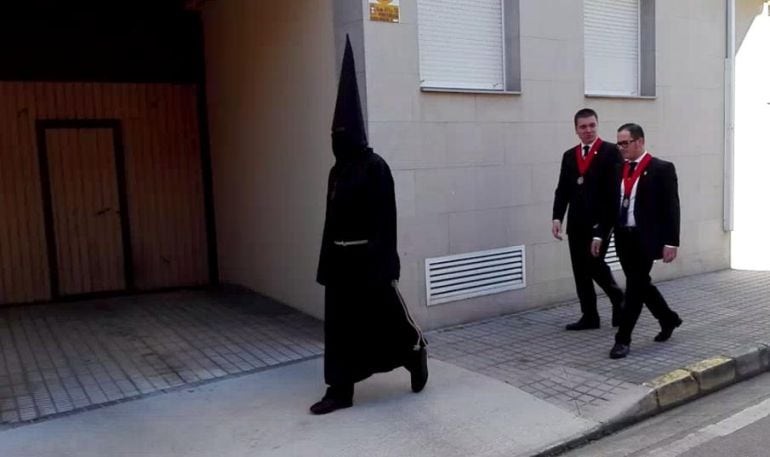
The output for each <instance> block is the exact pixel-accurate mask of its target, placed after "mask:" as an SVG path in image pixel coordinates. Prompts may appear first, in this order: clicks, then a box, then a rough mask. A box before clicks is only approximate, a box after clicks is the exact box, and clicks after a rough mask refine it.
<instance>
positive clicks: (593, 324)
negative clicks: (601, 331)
mask: <svg viewBox="0 0 770 457" xmlns="http://www.w3.org/2000/svg"><path fill="white" fill-rule="evenodd" d="M599 327H600V325H599V321H589V320H587V319H583V318H581V319H580V320H579V321H577V322H573V323H571V324H567V325H566V326H565V327H564V328H565V329H567V330H596V329H597V328H599Z"/></svg>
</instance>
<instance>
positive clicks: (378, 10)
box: [369, 0, 400, 22]
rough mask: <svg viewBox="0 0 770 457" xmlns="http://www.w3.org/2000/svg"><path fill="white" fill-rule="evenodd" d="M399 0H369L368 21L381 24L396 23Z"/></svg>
mask: <svg viewBox="0 0 770 457" xmlns="http://www.w3.org/2000/svg"><path fill="white" fill-rule="evenodd" d="M398 1H399V0H369V20H370V21H381V22H398V20H399V18H400V16H399V14H400V13H399V8H398Z"/></svg>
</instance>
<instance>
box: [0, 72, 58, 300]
mask: <svg viewBox="0 0 770 457" xmlns="http://www.w3.org/2000/svg"><path fill="white" fill-rule="evenodd" d="M31 100H32V94H31V91H30V87H28V86H25V85H23V84H15V83H0V164H2V165H0V266H1V267H2V271H0V302H2V303H14V302H29V301H36V300H45V299H48V298H49V289H48V285H49V282H48V281H49V277H48V269H47V258H46V244H45V232H44V226H43V215H42V207H41V205H40V201H41V194H40V186H39V184H38V182H39V181H38V180H39V177H38V172H37V156H36V149H35V139H34V127H33V120H32V119H33V118H34V116H35V112H34V109H33V108H31V107H30V105H31V103H30V101H31Z"/></svg>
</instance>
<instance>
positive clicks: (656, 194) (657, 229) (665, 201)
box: [596, 157, 680, 259]
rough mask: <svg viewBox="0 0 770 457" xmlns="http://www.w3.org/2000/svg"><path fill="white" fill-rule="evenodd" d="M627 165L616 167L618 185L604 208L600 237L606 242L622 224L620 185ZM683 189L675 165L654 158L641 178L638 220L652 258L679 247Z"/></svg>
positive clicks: (610, 189) (611, 192) (637, 202)
mask: <svg viewBox="0 0 770 457" xmlns="http://www.w3.org/2000/svg"><path fill="white" fill-rule="evenodd" d="M622 173H623V166H622V164H619V165H618V166H617V167H616V168H615V179H614V183H615V185H614V186H613V187H612V188H608V189H607V193H608V195H610V198H607V199H606V203H605V204H604V205H603V209H602V216H601V222H600V223H599V226H598V231H597V232H596V236H600V237H602V238H604V239H606V237H608V236H609V234H610V232H611V231H612V229H613V227H614V226H615V225H616V224H617V223H618V216H619V211H620V204H621V202H622V197H621V195H620V182H621V179H622ZM679 217H680V216H679V190H678V183H677V177H676V169H675V168H674V164H673V163H671V162H667V161H665V160H661V159H658V158H656V157H653V158H652V160H650V163H649V164H648V165H647V168H645V169H644V172H642V175H641V176H640V177H639V183H638V184H637V188H636V201H635V204H634V219H635V221H636V227H637V228H638V229H639V233H640V236H641V239H642V244H643V246H644V251H645V253H646V254H647V255H648V256H649V257H650V258H652V259H660V258H661V257H662V256H663V246H664V245H668V246H679Z"/></svg>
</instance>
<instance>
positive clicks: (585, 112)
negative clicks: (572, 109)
mask: <svg viewBox="0 0 770 457" xmlns="http://www.w3.org/2000/svg"><path fill="white" fill-rule="evenodd" d="M591 116H593V117H595V118H596V120H597V121H598V120H599V115H598V114H596V111H594V110H592V109H591V108H583V109H581V110H580V111H578V112H577V113H575V127H577V123H578V119H583V118H586V117H591Z"/></svg>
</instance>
